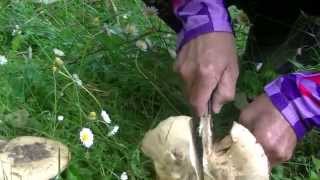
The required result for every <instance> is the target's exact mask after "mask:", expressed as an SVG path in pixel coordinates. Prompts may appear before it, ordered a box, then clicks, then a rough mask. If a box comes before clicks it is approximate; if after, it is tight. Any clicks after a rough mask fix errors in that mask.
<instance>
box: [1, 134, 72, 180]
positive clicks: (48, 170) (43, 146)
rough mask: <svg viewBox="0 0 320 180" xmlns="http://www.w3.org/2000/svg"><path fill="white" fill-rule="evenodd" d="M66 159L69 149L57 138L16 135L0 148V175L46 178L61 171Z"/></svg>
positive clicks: (14, 178) (32, 179)
mask: <svg viewBox="0 0 320 180" xmlns="http://www.w3.org/2000/svg"><path fill="white" fill-rule="evenodd" d="M69 160H70V153H69V150H68V148H67V147H66V146H65V145H63V144H62V143H60V142H57V141H54V140H50V139H46V138H42V137H33V136H22V137H17V138H15V139H12V140H10V141H9V142H8V143H7V144H6V145H5V146H4V147H3V149H2V152H0V169H2V170H1V171H0V179H3V178H4V177H8V178H9V179H10V180H35V179H37V180H48V179H50V178H53V177H55V176H56V175H58V174H59V172H62V171H63V170H64V169H65V168H66V167H67V164H68V162H69Z"/></svg>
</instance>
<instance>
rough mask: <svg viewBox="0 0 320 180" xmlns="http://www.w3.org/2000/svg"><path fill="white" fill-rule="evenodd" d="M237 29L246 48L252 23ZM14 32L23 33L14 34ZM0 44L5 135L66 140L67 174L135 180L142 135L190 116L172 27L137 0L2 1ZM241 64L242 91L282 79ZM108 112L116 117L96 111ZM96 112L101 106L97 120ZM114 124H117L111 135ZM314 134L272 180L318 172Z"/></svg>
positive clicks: (145, 172)
mask: <svg viewBox="0 0 320 180" xmlns="http://www.w3.org/2000/svg"><path fill="white" fill-rule="evenodd" d="M234 15H237V14H236V13H235V14H234ZM16 25H18V27H19V28H18V29H17V27H16ZM128 25H130V26H132V25H135V26H136V27H137V29H138V32H137V33H136V35H132V34H127V33H125V32H124V29H126V27H128ZM235 26H236V30H237V33H238V34H241V35H238V38H237V46H238V49H239V52H243V49H244V44H245V40H246V38H245V34H246V32H247V30H248V29H247V28H246V27H245V26H243V25H241V24H235ZM14 29H16V30H19V31H21V34H19V33H17V34H15V35H13V34H12V32H13V30H14ZM146 38H147V39H148V40H150V41H151V42H152V46H148V50H147V51H142V50H140V49H139V48H137V47H136V44H135V43H136V41H137V40H144V41H145V40H146ZM148 40H147V41H148ZM0 44H1V46H0V55H5V56H6V57H7V59H8V63H7V64H6V65H4V66H0V77H1V78H0V138H1V139H10V138H13V137H16V136H21V135H39V136H44V137H49V138H53V139H57V140H59V141H61V142H63V143H65V144H66V145H68V146H69V147H70V150H71V152H72V160H71V163H70V166H69V168H68V169H67V170H66V171H65V172H63V173H62V174H61V178H62V179H70V180H82V179H84V180H88V179H101V180H104V179H118V178H119V176H120V174H121V173H122V172H127V173H128V175H129V179H152V177H154V172H153V170H152V164H151V161H150V160H148V159H147V158H145V157H144V156H143V155H142V153H141V151H140V149H139V148H140V147H139V145H140V144H139V143H140V141H141V139H142V137H143V135H144V133H145V132H146V131H147V130H148V129H150V128H152V127H154V126H155V125H156V124H157V123H158V122H159V121H160V120H162V119H164V118H166V117H168V116H172V115H178V114H189V108H188V105H187V103H186V102H185V99H184V97H183V94H182V93H181V92H182V91H181V89H180V87H181V86H180V81H179V80H178V78H177V75H176V74H174V72H173V71H172V64H173V62H174V59H173V58H172V57H171V56H170V54H169V53H168V49H171V50H172V49H174V48H175V36H174V33H173V32H172V31H171V30H170V29H168V27H166V26H165V25H164V24H163V23H162V22H161V21H159V19H157V17H144V16H143V13H142V3H141V2H140V1H138V0H127V1H125V3H124V1H120V0H114V1H112V0H108V1H85V0H72V1H66V0H64V1H63V0H62V1H60V2H57V3H54V4H51V5H43V4H36V3H32V2H31V1H11V0H2V1H1V2H0ZM54 48H58V49H61V50H63V51H64V52H65V54H66V56H65V57H62V60H63V61H64V65H63V66H59V65H57V64H55V55H54V53H53V49H54ZM247 66H248V67H247ZM53 67H55V68H57V70H56V71H55V72H54V71H53ZM244 67H246V68H245V70H244V71H243V72H242V75H241V79H240V82H239V84H240V85H239V91H243V92H245V93H247V94H248V95H249V96H251V97H254V96H255V95H257V94H258V93H259V92H261V89H262V87H263V85H264V83H266V82H268V81H270V80H271V79H272V78H274V77H275V76H276V74H275V73H274V71H273V70H272V69H271V68H264V69H263V71H262V72H259V73H258V72H256V71H255V70H254V67H253V66H252V65H248V64H245V65H244ZM72 74H77V75H78V76H79V78H80V79H81V81H82V85H80V86H79V85H78V84H77V83H76V81H75V79H74V78H73V77H72ZM102 110H106V111H107V112H108V114H109V115H110V117H111V120H112V123H111V124H105V123H104V122H103V121H102V119H101V118H100V112H101V111H102ZM90 112H96V113H97V119H96V120H90V118H89V114H90ZM59 115H62V116H64V120H63V121H61V122H60V121H58V120H57V117H58V116H59ZM115 125H119V126H120V130H119V132H118V133H117V134H116V135H115V136H112V137H109V136H108V132H110V130H111V129H112V128H113V126H115ZM84 127H87V128H90V129H91V130H92V131H93V133H94V144H93V146H92V147H91V148H89V149H86V148H85V147H84V146H83V145H82V144H81V142H80V140H79V132H80V130H81V129H82V128H84ZM309 137H310V138H306V140H305V141H303V142H302V144H301V145H300V146H299V147H298V150H297V153H296V155H295V157H294V159H293V160H292V161H290V162H288V163H285V164H283V165H281V166H278V167H277V168H275V169H274V171H273V179H297V180H298V179H308V178H309V179H310V180H311V179H312V178H313V179H317V175H316V174H317V173H320V170H319V169H320V165H319V160H318V159H317V158H316V157H318V156H317V153H318V150H319V146H320V145H319V144H320V143H319V139H320V138H319V134H318V133H317V132H314V133H312V134H311V135H309ZM318 158H319V157H318Z"/></svg>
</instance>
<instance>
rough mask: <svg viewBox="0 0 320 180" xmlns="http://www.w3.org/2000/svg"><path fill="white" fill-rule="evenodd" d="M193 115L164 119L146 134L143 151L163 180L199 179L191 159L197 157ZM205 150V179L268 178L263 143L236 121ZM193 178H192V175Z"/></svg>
mask: <svg viewBox="0 0 320 180" xmlns="http://www.w3.org/2000/svg"><path fill="white" fill-rule="evenodd" d="M190 120H191V118H190V117H187V116H176V117H170V118H168V119H166V120H164V121H162V122H161V123H160V124H159V125H158V126H157V127H156V128H155V129H152V130H150V131H149V132H147V133H146V135H145V137H144V139H143V142H142V151H143V152H144V153H145V154H146V155H147V156H148V157H150V158H151V159H152V160H153V162H154V165H155V169H156V172H157V175H158V178H159V179H160V180H178V179H179V180H188V179H196V178H195V172H194V168H193V167H192V165H191V159H192V158H195V154H194V152H192V151H190V149H193V148H194V145H193V143H192V138H191V129H190ZM210 146H211V151H205V153H206V152H207V153H210V154H205V156H204V157H207V158H206V159H204V162H206V164H205V165H204V171H205V172H204V173H205V179H206V180H252V179H259V180H267V179H269V167H268V159H267V157H266V155H265V153H264V151H263V149H262V146H261V145H260V144H258V143H257V142H256V139H255V137H254V136H253V135H252V134H251V133H250V132H249V131H248V130H247V129H246V128H245V127H243V126H242V125H240V124H238V123H234V125H233V127H232V129H231V132H230V136H227V137H225V138H224V139H223V140H221V141H219V142H217V143H215V144H213V145H210ZM190 177H193V178H190Z"/></svg>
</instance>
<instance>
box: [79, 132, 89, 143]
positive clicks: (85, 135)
mask: <svg viewBox="0 0 320 180" xmlns="http://www.w3.org/2000/svg"><path fill="white" fill-rule="evenodd" d="M81 139H82V141H84V142H85V141H88V140H89V135H88V134H87V133H85V134H83V135H82V137H81Z"/></svg>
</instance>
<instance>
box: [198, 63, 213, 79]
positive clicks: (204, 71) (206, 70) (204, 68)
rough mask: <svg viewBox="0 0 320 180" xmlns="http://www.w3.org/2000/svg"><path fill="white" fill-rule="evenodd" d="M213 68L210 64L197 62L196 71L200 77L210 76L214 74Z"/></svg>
mask: <svg viewBox="0 0 320 180" xmlns="http://www.w3.org/2000/svg"><path fill="white" fill-rule="evenodd" d="M214 72H215V68H214V65H212V64H203V63H201V64H199V65H198V73H199V75H200V76H202V77H210V76H212V75H213V74H214Z"/></svg>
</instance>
